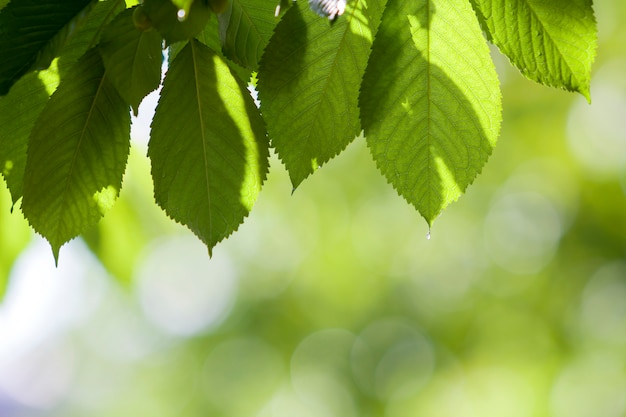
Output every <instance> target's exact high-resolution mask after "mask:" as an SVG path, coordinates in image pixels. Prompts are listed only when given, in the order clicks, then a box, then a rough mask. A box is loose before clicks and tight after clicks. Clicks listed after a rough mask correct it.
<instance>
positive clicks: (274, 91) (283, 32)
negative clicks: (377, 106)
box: [258, 0, 382, 187]
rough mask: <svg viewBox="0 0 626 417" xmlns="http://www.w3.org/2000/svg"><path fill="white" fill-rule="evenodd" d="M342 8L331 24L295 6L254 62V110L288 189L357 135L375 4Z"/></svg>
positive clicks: (372, 0)
mask: <svg viewBox="0 0 626 417" xmlns="http://www.w3.org/2000/svg"><path fill="white" fill-rule="evenodd" d="M350 5H351V7H350V8H349V9H348V10H347V11H346V13H345V14H344V15H343V16H342V17H341V18H339V19H338V20H337V21H336V22H335V23H331V22H329V20H328V19H326V18H323V17H320V16H318V15H316V14H315V13H314V12H312V11H311V10H309V6H308V3H307V2H298V3H297V5H296V6H294V7H291V8H290V9H289V10H288V11H287V13H286V14H285V15H284V17H283V19H282V20H281V21H280V23H279V24H278V26H277V27H276V32H275V34H274V36H273V37H272V39H271V41H270V43H269V45H268V46H267V49H266V51H265V54H264V55H263V58H262V60H261V65H260V70H259V83H258V89H259V97H260V100H261V109H262V111H263V116H264V117H265V121H266V123H267V128H268V131H269V134H270V138H271V140H272V145H273V146H274V147H275V148H276V151H277V153H278V155H279V157H280V159H281V160H282V161H283V163H284V164H285V166H286V167H287V170H288V171H289V176H290V178H291V182H292V184H293V186H294V187H297V186H298V185H299V184H300V183H301V182H302V181H303V180H304V179H305V178H306V177H308V176H309V175H310V174H311V173H312V172H313V171H315V170H316V169H317V167H318V166H320V165H322V164H324V163H325V162H327V161H329V160H330V159H331V158H333V157H334V156H335V155H337V154H338V153H339V152H341V151H342V150H343V149H345V147H346V146H347V145H348V144H349V143H350V142H351V141H352V140H353V139H354V138H355V137H356V136H357V135H358V133H359V132H360V130H361V127H360V122H359V111H358V107H357V105H358V96H359V85H360V81H361V77H362V75H363V72H364V71H365V66H366V64H367V58H368V56H369V52H370V46H371V43H372V38H373V35H374V33H375V32H376V28H377V26H378V22H379V20H380V16H381V14H382V2H381V1H376V0H368V1H367V2H366V1H365V0H359V1H356V2H353V3H351V4H350Z"/></svg>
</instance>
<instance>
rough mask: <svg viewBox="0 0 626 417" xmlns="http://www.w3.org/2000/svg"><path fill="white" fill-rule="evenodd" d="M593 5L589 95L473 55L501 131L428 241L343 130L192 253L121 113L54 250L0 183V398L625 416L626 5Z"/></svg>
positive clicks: (69, 403)
mask: <svg viewBox="0 0 626 417" xmlns="http://www.w3.org/2000/svg"><path fill="white" fill-rule="evenodd" d="M596 3H597V4H596V6H595V7H596V12H597V17H598V21H599V30H600V33H599V36H600V39H599V49H598V57H597V60H596V64H595V66H594V72H593V81H592V99H593V104H592V105H591V106H589V105H588V104H587V103H586V102H585V100H584V98H583V97H580V96H576V95H573V94H570V93H566V92H563V91H558V90H553V89H549V88H546V87H541V86H538V85H535V84H533V83H531V82H530V81H527V80H525V79H523V78H522V77H521V76H520V75H519V74H518V73H517V72H516V71H515V70H514V69H513V68H512V67H510V66H509V64H508V62H507V61H506V59H505V58H503V57H502V56H500V55H499V53H497V52H495V51H494V59H495V61H496V65H497V68H498V72H499V74H500V78H501V81H502V89H503V96H504V103H503V104H504V124H503V129H502V135H501V138H500V140H499V143H498V146H497V148H496V150H495V152H494V154H493V155H492V157H491V159H490V161H489V162H488V164H487V165H486V166H485V168H484V169H483V173H482V175H480V176H479V177H478V178H477V180H476V181H475V183H474V184H473V185H472V186H471V187H470V188H469V189H468V190H467V193H466V195H465V196H464V197H462V198H461V199H460V200H459V201H458V202H457V203H455V204H453V205H451V206H450V207H449V208H448V209H447V210H446V211H445V212H444V213H443V215H442V216H441V217H440V218H439V219H438V220H437V221H436V222H435V224H434V226H433V229H432V231H431V238H430V239H427V238H426V236H427V233H428V229H427V225H426V223H425V222H424V220H423V219H421V218H420V217H419V215H418V213H417V212H415V211H414V210H413V209H412V208H411V207H410V206H409V205H408V204H406V203H405V202H404V201H403V200H402V199H401V198H400V197H398V196H397V195H396V194H395V192H394V191H393V189H392V188H391V187H390V186H388V185H387V184H386V183H385V181H384V179H383V178H382V176H381V175H380V174H379V173H378V172H377V170H376V168H375V166H374V164H373V162H372V161H371V159H370V157H369V155H368V152H367V149H366V148H365V144H364V140H363V138H359V139H357V140H356V141H355V142H354V143H353V144H352V145H350V146H349V148H348V149H347V150H346V151H345V152H344V154H342V155H341V156H340V157H338V158H337V159H336V160H335V161H332V162H331V163H329V164H328V165H327V166H325V167H323V168H322V169H321V170H320V171H319V172H318V173H316V175H314V176H313V177H311V178H310V179H308V180H307V181H305V182H304V183H303V184H302V185H301V186H300V188H298V189H297V190H296V192H295V193H294V194H293V195H291V186H290V183H289V179H288V175H287V173H286V172H285V171H284V168H283V167H282V166H281V165H280V163H279V161H278V160H277V159H276V158H275V157H273V158H272V166H271V172H270V175H269V178H268V181H267V183H266V185H265V188H264V191H263V192H262V193H261V196H260V198H259V201H258V202H257V204H256V206H255V208H254V210H253V212H252V214H251V216H250V217H249V218H248V219H247V220H246V222H245V223H244V224H243V225H242V226H241V227H240V229H239V231H238V232H237V233H235V234H234V235H233V236H231V237H230V238H229V239H228V240H227V241H225V242H223V243H221V244H219V245H218V246H217V247H216V249H215V250H214V254H213V258H212V259H210V260H209V259H208V256H207V250H206V248H205V247H204V246H203V245H202V244H201V243H200V241H199V240H197V239H196V238H195V237H194V236H193V235H192V234H191V233H190V232H188V231H186V229H184V228H182V227H180V226H178V225H176V224H174V223H172V222H171V221H170V220H169V219H167V217H166V216H165V215H164V214H163V213H162V212H161V211H160V210H159V209H158V208H156V207H155V205H154V204H153V202H152V201H153V200H152V191H151V188H150V179H149V165H148V160H147V158H146V157H145V154H146V150H145V142H146V129H147V127H146V126H145V125H144V126H139V125H138V126H136V129H135V130H134V136H135V139H136V144H135V146H134V150H133V153H132V154H131V161H130V165H129V168H128V172H127V175H126V177H125V180H124V189H123V191H122V196H121V198H120V200H119V202H118V203H117V204H116V206H115V207H114V209H113V210H112V212H110V213H109V214H108V215H107V217H105V219H104V220H103V221H102V222H101V224H100V226H99V228H98V229H97V230H94V231H92V232H90V233H89V234H87V235H86V236H85V239H84V240H76V241H74V242H72V243H71V244H69V245H67V246H66V247H64V248H63V249H62V250H61V258H60V265H59V267H58V268H56V269H55V268H54V261H53V258H52V254H51V252H50V250H49V248H48V247H47V245H46V244H45V243H44V242H43V241H42V240H41V239H39V238H35V237H34V236H33V235H32V234H31V232H30V231H29V229H28V227H27V225H26V224H25V222H24V221H23V220H20V216H21V215H20V213H19V210H15V211H14V213H13V214H10V213H9V210H8V208H9V207H10V198H9V195H8V192H7V191H6V189H4V188H2V189H1V191H0V207H1V208H2V209H0V247H1V248H2V251H1V252H0V281H1V280H3V279H7V278H8V286H7V288H6V294H5V297H4V301H3V302H2V304H0V416H2V417H32V416H46V417H48V416H54V417H56V416H58V417H74V416H75V417H79V416H80V417H83V416H90V417H94V416H95V417H100V416H102V417H118V416H119V417H131V416H133V417H134V416H142V417H143V416H147V417H160V416H163V417H165V416H168V417H169V416H194V417H195V416H233V417H245V416H256V417H332V416H337V417H352V416H364V417H370V416H371V417H374V416H385V417H413V416H420V417H474V416H476V417H504V416H506V417H623V416H626V47H625V46H624V45H626V26H624V25H623V24H622V22H623V21H625V20H626V3H624V2H623V1H621V0H613V1H611V0H598V1H597V2H596ZM2 187H4V184H2ZM94 254H96V255H97V257H96V256H94ZM98 258H99V259H101V260H102V261H103V262H102V263H100V261H98ZM103 265H104V266H103ZM0 287H2V285H0Z"/></svg>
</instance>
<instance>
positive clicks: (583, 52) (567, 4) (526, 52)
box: [471, 0, 597, 100]
mask: <svg viewBox="0 0 626 417" xmlns="http://www.w3.org/2000/svg"><path fill="white" fill-rule="evenodd" d="M471 2H472V4H473V5H474V7H475V9H476V11H477V13H478V17H479V19H480V22H481V24H482V26H483V29H484V30H485V32H487V34H488V36H489V38H490V40H491V41H493V43H495V44H496V45H497V46H498V48H500V50H501V51H502V52H503V53H504V54H505V55H506V56H508V57H509V58H510V59H511V62H512V63H513V64H514V65H515V66H516V67H517V68H519V70H520V71H521V72H522V74H524V75H525V76H526V77H528V78H530V79H531V80H535V81H538V82H540V83H542V84H546V85H550V86H554V87H560V88H564V89H566V90H570V91H578V92H579V93H581V94H582V95H584V96H585V97H586V98H587V100H590V96H589V83H590V79H591V64H592V63H593V60H594V58H595V55H596V42H597V34H596V20H595V17H594V13H593V7H592V1H591V0H471Z"/></svg>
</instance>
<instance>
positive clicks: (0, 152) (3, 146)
mask: <svg viewBox="0 0 626 417" xmlns="http://www.w3.org/2000/svg"><path fill="white" fill-rule="evenodd" d="M45 75H47V76H45ZM55 76H56V77H55ZM57 82H58V72H57V71H56V68H52V67H51V68H50V69H48V70H47V71H41V72H40V73H39V74H35V73H31V74H28V75H26V76H24V77H22V78H21V79H20V80H19V81H18V82H17V83H15V85H14V86H13V88H11V91H9V94H7V95H6V96H4V97H0V172H1V173H2V176H3V177H4V179H5V181H6V183H7V186H8V188H9V190H10V191H11V199H12V200H13V204H14V205H15V203H17V201H18V200H19V199H20V198H21V197H22V188H23V180H24V167H25V166H26V148H27V145H28V138H29V136H30V131H31V129H32V128H33V126H34V125H35V121H36V120H37V117H38V116H39V113H41V111H42V110H43V108H44V106H45V105H46V103H47V102H48V98H49V97H50V93H51V91H54V90H55V89H56V84H57Z"/></svg>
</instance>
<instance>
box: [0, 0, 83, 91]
mask: <svg viewBox="0 0 626 417" xmlns="http://www.w3.org/2000/svg"><path fill="white" fill-rule="evenodd" d="M91 3H93V2H92V0H71V1H63V2H59V1H55V0H13V1H12V2H11V3H9V4H8V5H7V6H6V7H4V8H3V9H2V10H1V11H0V56H2V57H3V59H2V60H0V96H2V95H5V94H7V93H8V92H9V89H10V88H11V86H12V85H13V84H15V82H17V80H19V79H20V78H21V77H22V76H23V75H24V74H26V73H27V72H29V71H31V70H33V69H43V68H47V67H48V65H50V62H51V60H52V58H53V57H54V56H55V54H54V53H53V52H52V51H51V50H50V49H48V48H50V47H51V45H53V46H54V48H53V49H56V50H58V49H60V46H62V45H63V43H64V42H62V41H60V40H59V39H58V38H56V39H55V37H56V36H57V35H59V33H61V32H63V31H64V30H65V32H64V33H65V35H64V38H67V36H69V33H70V32H71V29H72V28H66V25H68V24H70V22H72V20H73V19H74V18H75V17H76V16H77V15H79V14H80V13H81V12H82V11H83V9H85V8H86V7H89V6H90V5H91ZM43 56H45V59H42V57H43ZM7 57H10V59H7ZM40 60H41V61H40ZM33 66H35V67H36V68H33Z"/></svg>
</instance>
